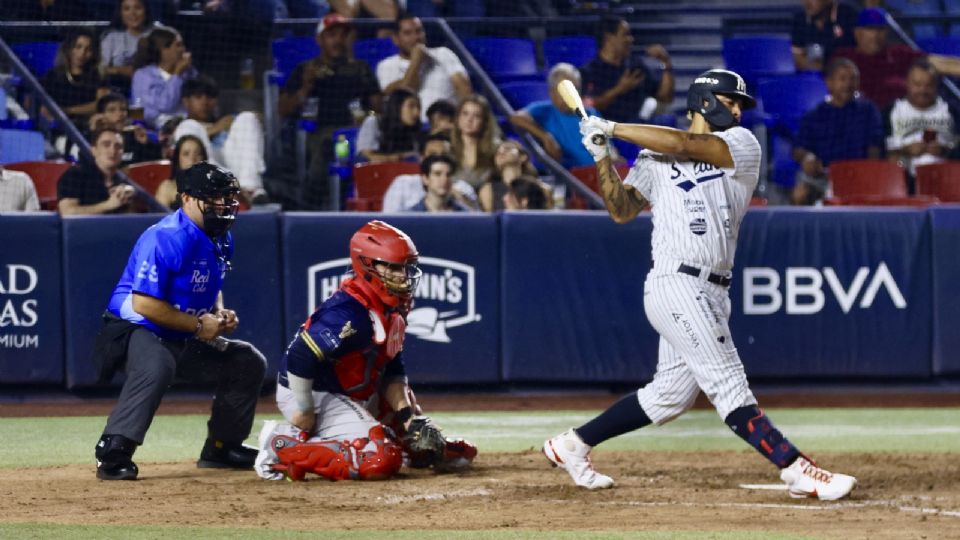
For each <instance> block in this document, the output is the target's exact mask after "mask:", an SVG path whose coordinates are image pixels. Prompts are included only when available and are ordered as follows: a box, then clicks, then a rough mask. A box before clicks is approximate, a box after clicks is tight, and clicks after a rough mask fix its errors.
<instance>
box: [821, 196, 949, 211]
mask: <svg viewBox="0 0 960 540" xmlns="http://www.w3.org/2000/svg"><path fill="white" fill-rule="evenodd" d="M938 202H940V200H939V199H937V198H936V197H930V196H928V195H915V196H912V197H910V196H904V197H887V196H885V195H854V196H851V197H843V198H837V197H831V198H828V199H825V200H824V203H825V204H827V205H828V206H914V207H918V208H923V207H925V206H930V205H931V204H937V203H938Z"/></svg>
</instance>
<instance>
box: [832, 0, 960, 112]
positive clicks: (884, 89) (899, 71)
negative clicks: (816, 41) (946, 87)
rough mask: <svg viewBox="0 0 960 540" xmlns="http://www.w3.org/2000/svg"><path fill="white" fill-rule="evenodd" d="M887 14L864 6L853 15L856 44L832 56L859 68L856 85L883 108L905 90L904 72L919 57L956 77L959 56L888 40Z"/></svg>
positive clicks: (904, 92) (901, 95)
mask: <svg viewBox="0 0 960 540" xmlns="http://www.w3.org/2000/svg"><path fill="white" fill-rule="evenodd" d="M887 37H888V30H887V13H886V12H885V11H884V10H882V9H880V8H867V9H864V10H863V11H861V12H860V15H859V16H858V17H857V28H856V30H855V31H854V39H855V40H856V43H857V45H856V47H842V48H839V49H836V50H835V51H834V57H838V58H849V59H850V60H851V61H853V63H854V64H856V65H857V68H858V69H859V70H860V88H861V91H862V92H863V95H864V96H865V97H866V98H867V99H869V100H870V101H872V102H873V104H874V105H876V106H877V107H879V108H881V109H885V108H887V107H889V106H891V105H892V104H893V102H894V101H896V100H897V98H900V97H903V96H904V95H905V94H906V91H907V72H908V71H909V70H910V66H912V65H913V63H914V62H915V61H916V60H917V59H920V58H926V59H927V60H928V61H929V62H930V64H932V65H933V67H935V68H937V71H939V72H940V73H941V74H944V75H948V76H951V77H957V76H960V58H957V57H955V56H946V55H942V54H927V53H925V52H923V51H918V50H913V49H911V48H910V47H908V46H906V45H903V44H900V43H894V44H891V43H888V42H887Z"/></svg>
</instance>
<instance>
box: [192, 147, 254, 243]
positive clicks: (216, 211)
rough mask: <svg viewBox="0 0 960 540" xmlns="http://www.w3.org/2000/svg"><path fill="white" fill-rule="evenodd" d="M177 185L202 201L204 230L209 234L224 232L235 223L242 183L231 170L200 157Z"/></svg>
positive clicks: (220, 234)
mask: <svg viewBox="0 0 960 540" xmlns="http://www.w3.org/2000/svg"><path fill="white" fill-rule="evenodd" d="M177 189H178V191H180V192H181V193H186V194H187V195H190V196H191V197H194V198H196V199H197V200H198V201H199V203H200V210H201V211H202V213H203V232H204V233H206V234H207V236H209V237H210V238H219V237H221V236H223V235H224V234H226V233H227V231H228V230H230V227H232V226H233V223H234V221H236V219H237V210H238V209H239V208H240V203H239V202H238V201H237V195H238V194H239V193H240V184H239V183H238V182H237V178H236V177H235V176H234V175H233V173H231V172H230V171H228V170H226V169H224V168H222V167H219V166H217V165H214V164H212V163H208V162H206V161H201V162H200V163H197V164H196V165H194V166H192V167H190V168H189V169H187V170H186V171H184V172H183V174H181V175H180V177H179V178H178V179H177Z"/></svg>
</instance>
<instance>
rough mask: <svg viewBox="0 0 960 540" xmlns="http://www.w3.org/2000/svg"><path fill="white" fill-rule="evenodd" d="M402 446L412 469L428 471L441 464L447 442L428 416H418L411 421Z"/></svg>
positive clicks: (401, 442)
mask: <svg viewBox="0 0 960 540" xmlns="http://www.w3.org/2000/svg"><path fill="white" fill-rule="evenodd" d="M400 444H401V445H402V446H403V450H404V452H406V454H407V457H408V458H409V460H410V463H409V466H410V467H413V468H414V469H426V468H427V467H430V466H432V465H436V464H437V463H440V461H441V460H442V459H443V453H444V449H445V448H446V445H447V442H446V439H444V438H443V434H442V433H441V432H440V428H438V427H437V426H435V425H434V424H433V420H431V419H430V418H429V417H427V416H417V417H415V418H414V419H413V420H411V421H410V426H409V427H408V428H407V432H406V433H405V434H404V435H403V439H402V440H401V441H400Z"/></svg>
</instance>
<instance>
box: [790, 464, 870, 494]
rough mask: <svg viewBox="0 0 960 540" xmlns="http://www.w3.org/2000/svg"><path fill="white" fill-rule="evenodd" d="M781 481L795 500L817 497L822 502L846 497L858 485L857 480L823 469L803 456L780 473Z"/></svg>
mask: <svg viewBox="0 0 960 540" xmlns="http://www.w3.org/2000/svg"><path fill="white" fill-rule="evenodd" d="M780 479H781V480H783V481H784V483H786V484H787V492H788V493H789V494H790V496H791V497H793V498H795V499H802V498H806V497H816V498H818V499H820V500H821V501H835V500H837V499H842V498H844V497H846V496H847V494H849V493H850V492H851V491H852V490H853V488H854V487H856V485H857V479H856V478H854V477H852V476H849V475H846V474H838V473H832V472H830V471H827V470H825V469H821V468H820V467H817V464H816V463H814V462H812V461H810V460H809V459H807V458H805V457H803V456H800V457H798V458H797V460H796V461H794V462H793V464H792V465H790V466H789V467H787V468H786V469H783V470H782V471H780Z"/></svg>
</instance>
